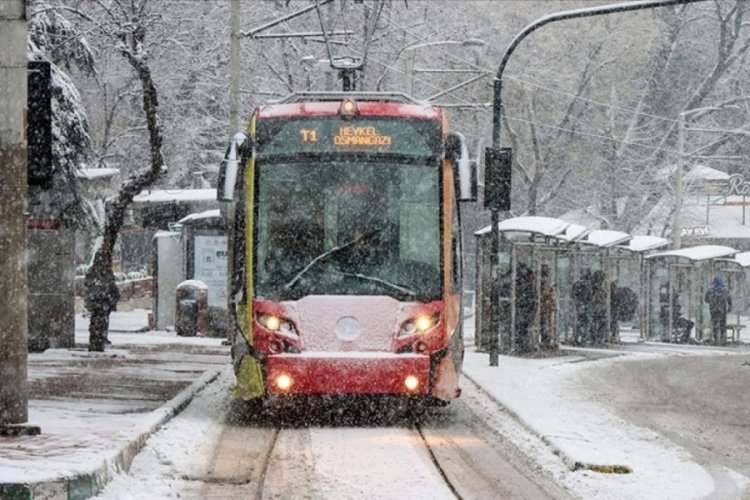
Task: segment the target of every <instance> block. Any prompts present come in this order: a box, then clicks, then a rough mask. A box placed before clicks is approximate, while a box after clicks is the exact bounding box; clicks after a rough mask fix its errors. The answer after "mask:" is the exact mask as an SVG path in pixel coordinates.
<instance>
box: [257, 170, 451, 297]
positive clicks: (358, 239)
mask: <svg viewBox="0 0 750 500" xmlns="http://www.w3.org/2000/svg"><path fill="white" fill-rule="evenodd" d="M256 190H257V191H256V200H257V205H256V220H255V257H256V258H255V262H256V264H255V294H256V296H259V297H264V298H269V299H279V300H295V299H298V298H301V297H304V296H306V295H389V296H392V297H395V298H397V299H399V300H420V301H425V300H435V299H437V298H439V296H440V285H441V279H440V244H439V242H440V224H439V220H440V218H439V216H440V206H439V196H440V195H439V192H440V191H439V168H438V164H437V162H420V163H418V164H411V163H400V162H394V161H391V162H389V161H378V162H367V161H322V160H321V161H305V162H295V163H289V162H284V163H282V162H279V163H275V162H266V163H263V162H259V165H258V166H257V184H256Z"/></svg>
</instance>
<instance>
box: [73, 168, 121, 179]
mask: <svg viewBox="0 0 750 500" xmlns="http://www.w3.org/2000/svg"><path fill="white" fill-rule="evenodd" d="M119 173H120V169H119V168H79V169H78V170H76V177H78V178H79V179H87V180H92V179H101V178H105V177H114V176H116V175H117V174H119Z"/></svg>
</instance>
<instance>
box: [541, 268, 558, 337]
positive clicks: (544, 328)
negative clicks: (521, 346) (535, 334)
mask: <svg viewBox="0 0 750 500" xmlns="http://www.w3.org/2000/svg"><path fill="white" fill-rule="evenodd" d="M539 293H540V297H539V329H540V337H541V341H542V346H543V347H546V348H552V347H555V346H556V345H557V332H556V331H555V330H556V328H555V319H556V316H557V287H556V286H555V284H554V283H553V282H552V277H551V276H550V269H549V266H548V265H547V264H542V275H541V282H540V292H539Z"/></svg>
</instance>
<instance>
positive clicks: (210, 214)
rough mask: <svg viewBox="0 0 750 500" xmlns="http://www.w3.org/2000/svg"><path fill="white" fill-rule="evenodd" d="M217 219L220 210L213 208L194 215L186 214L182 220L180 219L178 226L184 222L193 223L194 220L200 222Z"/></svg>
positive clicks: (219, 215)
mask: <svg viewBox="0 0 750 500" xmlns="http://www.w3.org/2000/svg"><path fill="white" fill-rule="evenodd" d="M217 217H221V213H220V210H219V209H218V208H215V209H213V210H206V211H205V212H198V213H194V214H188V215H186V216H185V217H183V218H182V219H180V220H179V221H178V222H179V223H180V224H184V223H186V222H190V221H194V220H200V219H215V218H217Z"/></svg>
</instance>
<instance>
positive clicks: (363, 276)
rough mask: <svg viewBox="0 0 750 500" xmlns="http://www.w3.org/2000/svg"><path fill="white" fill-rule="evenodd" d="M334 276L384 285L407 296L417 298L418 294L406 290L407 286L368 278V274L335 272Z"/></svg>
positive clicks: (373, 277) (374, 277)
mask: <svg viewBox="0 0 750 500" xmlns="http://www.w3.org/2000/svg"><path fill="white" fill-rule="evenodd" d="M333 274H338V275H340V276H346V277H350V278H359V279H361V280H366V281H372V282H374V283H378V284H380V285H384V286H386V287H389V288H392V289H394V290H397V291H399V292H401V293H403V294H405V295H408V296H411V297H416V296H417V292H415V291H414V290H412V289H410V288H406V287H405V286H401V285H397V284H395V283H391V282H390V281H387V280H384V279H382V278H378V277H376V276H367V275H366V274H360V273H341V272H334V273H333Z"/></svg>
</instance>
